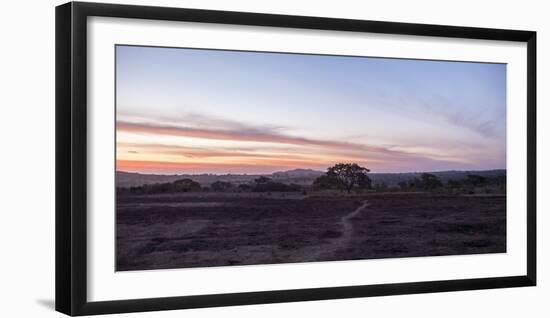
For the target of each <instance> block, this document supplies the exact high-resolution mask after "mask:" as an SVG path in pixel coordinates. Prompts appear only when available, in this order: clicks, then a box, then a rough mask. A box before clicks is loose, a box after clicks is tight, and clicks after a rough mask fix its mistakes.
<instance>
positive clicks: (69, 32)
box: [55, 2, 536, 315]
mask: <svg viewBox="0 0 550 318" xmlns="http://www.w3.org/2000/svg"><path fill="white" fill-rule="evenodd" d="M91 16H100V17H117V18H134V19H136V18H137V19H149V20H170V21H190V22H205V23H220V24H236V25H248V26H270V27H285V28H302V29H318V30H338V31H352V32H370V33H382V34H398V35H412V36H414V35H420V36H432V37H450V38H465V39H486V40H501V41H514V42H525V43H526V44H527V175H526V178H527V189H525V190H526V191H527V207H526V209H527V259H526V260H525V261H526V263H527V274H526V275H524V276H509V277H496V278H477V279H458V280H441V281H429V282H412V283H393V284H379V285H364V286H349V287H330V288H309V289H294V290H280V291H261V292H245V293H231V294H216V295H198V296H180V297H162V298H149V299H138V300H136V299H132V300H113V301H98V302H89V301H88V300H87V296H86V291H87V278H86V277H87V268H86V266H87V265H86V264H87V252H86V248H87V242H86V240H87V238H86V237H87V221H86V206H87V195H86V193H87V192H86V187H87V137H86V135H87V124H86V120H87V118H86V112H87V106H86V100H87V96H86V94H87V91H86V87H87V86H86V78H87V75H86V63H87V62H86V52H87V47H86V41H87V40H86V36H87V24H86V20H87V18H88V17H91ZM55 81H56V84H55V86H56V91H55V94H56V197H55V199H56V221H55V224H56V230H55V231H56V237H55V239H56V273H55V275H56V279H55V283H56V295H55V299H56V300H55V306H56V310H58V311H60V312H62V313H65V314H68V315H92V314H108V313H123V312H138V311H155V310H169V309H184V308H200V307H216V306H232V305H248V304H261V303H279V302H291V301H308V300H323V299H337V298H352V297H367V296H384V295H400V294H417V293H433V292H447V291H459V290H473V289H490V288H503V287H519V286H535V285H536V32H533V31H517V30H503V29H487V28H472V27H458V26H443V25H427V24H411V23H393V22H379V21H362V20H348V19H334V18H323V17H306V16H289V15H273V14H258V13H244V12H229V11H211V10H198V9H182V8H168V7H150V6H133V5H132V6H130V5H115V4H100V3H81V2H70V3H67V4H63V5H60V6H58V7H56V77H55Z"/></svg>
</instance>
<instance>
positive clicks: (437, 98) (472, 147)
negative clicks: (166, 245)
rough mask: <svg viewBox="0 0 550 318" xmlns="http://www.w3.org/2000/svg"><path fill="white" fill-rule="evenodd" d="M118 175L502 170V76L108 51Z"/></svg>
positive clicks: (278, 56)
mask: <svg viewBox="0 0 550 318" xmlns="http://www.w3.org/2000/svg"><path fill="white" fill-rule="evenodd" d="M116 125H117V126H116V134H117V136H116V138H117V139H116V140H117V141H116V146H117V150H116V156H117V170H118V171H129V172H140V173H162V174H199V173H212V174H226V173H233V174H243V173H248V174H262V173H272V172H275V171H282V170H290V169H297V168H302V169H316V170H326V169H327V168H328V167H329V166H331V165H334V164H336V163H339V162H350V163H351V162H354V163H358V164H360V165H361V166H364V167H366V168H368V169H370V170H371V172H419V171H443V170H485V169H505V168H506V65H505V64H493V63H472V62H452V61H430V60H411V59H391V58H372V57H347V56H328V55H311V54H288V53H267V52H245V51H224V50H204V49H186V48H162V47H141V46H120V45H117V46H116Z"/></svg>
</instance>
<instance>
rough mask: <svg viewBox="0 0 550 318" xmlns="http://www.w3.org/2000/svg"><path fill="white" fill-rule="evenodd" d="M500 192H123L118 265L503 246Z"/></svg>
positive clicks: (293, 259) (475, 251) (365, 256)
mask: <svg viewBox="0 0 550 318" xmlns="http://www.w3.org/2000/svg"><path fill="white" fill-rule="evenodd" d="M505 206H506V198H505V197H503V196H475V197H472V196H470V197H466V196H443V195H430V194H423V193H412V194H411V193H397V194H396V193H389V194H371V195H364V196H322V195H321V196H319V195H317V196H309V197H307V196H304V195H298V194H296V195H288V194H272V195H258V194H252V195H250V194H247V195H238V194H225V193H224V194H219V195H216V194H215V193H210V194H207V195H202V194H201V195H197V194H194V195H193V194H183V195H138V196H135V195H133V196H132V195H123V196H118V197H117V233H116V235H117V241H116V242H117V270H143V269H160V268H182V267H204V266H224V265H250V264H273V263H292V262H310V261H334V260H351V259H369V258H386V257H410V256H434V255H457V254H478V253H499V252H505V251H506V213H505Z"/></svg>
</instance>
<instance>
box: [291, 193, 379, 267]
mask: <svg viewBox="0 0 550 318" xmlns="http://www.w3.org/2000/svg"><path fill="white" fill-rule="evenodd" d="M368 206H369V203H368V202H367V200H365V201H363V204H362V205H361V206H360V207H358V208H357V209H355V210H353V211H351V212H350V213H348V214H346V215H345V216H343V217H342V219H341V220H340V223H341V224H342V227H343V229H342V235H341V236H340V237H337V238H334V239H331V240H329V242H328V244H322V245H318V246H309V247H305V248H302V249H299V250H297V251H295V252H294V253H292V255H290V256H289V257H288V259H290V260H291V262H311V261H318V260H321V259H322V258H323V257H324V256H331V255H333V254H334V253H335V252H336V251H338V250H340V249H342V248H345V247H347V246H348V245H349V243H350V241H351V236H352V234H353V224H352V223H351V219H353V218H354V217H356V216H357V215H359V213H361V212H362V211H363V210H365V209H366V208H367V207H368Z"/></svg>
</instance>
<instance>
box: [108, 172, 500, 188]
mask: <svg viewBox="0 0 550 318" xmlns="http://www.w3.org/2000/svg"><path fill="white" fill-rule="evenodd" d="M323 173H324V172H323V171H319V170H312V169H294V170H288V171H278V172H274V173H272V174H265V175H259V174H223V175H216V174H180V175H163V174H142V173H135V172H123V171H117V172H116V185H117V187H131V186H140V185H143V184H152V183H162V182H172V181H175V180H179V179H186V178H187V179H192V180H193V181H196V182H198V183H200V184H201V185H203V186H208V185H210V184H212V183H214V182H216V181H226V182H231V183H234V184H243V183H248V182H251V181H252V180H254V179H256V178H259V177H260V176H265V177H268V178H272V179H273V180H276V181H277V182H282V183H295V184H299V185H310V184H311V183H313V181H314V180H315V179H316V178H317V177H319V176H320V175H322V174H323ZM422 173H423V172H406V173H369V177H370V178H371V179H372V181H373V183H374V184H381V183H385V184H386V185H387V186H390V187H391V186H397V184H398V183H399V182H401V181H408V180H412V179H414V178H417V177H420V175H421V174H422ZM429 173H431V174H434V175H436V176H437V177H438V178H439V179H441V181H442V182H443V183H446V182H448V181H449V180H460V179H464V178H466V176H467V175H468V174H477V175H480V176H483V177H496V176H503V175H504V176H505V175H506V170H503V169H499V170H481V171H439V172H429Z"/></svg>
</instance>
